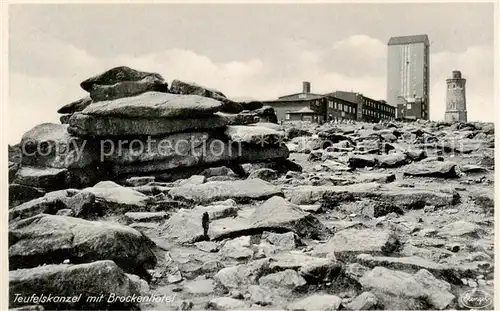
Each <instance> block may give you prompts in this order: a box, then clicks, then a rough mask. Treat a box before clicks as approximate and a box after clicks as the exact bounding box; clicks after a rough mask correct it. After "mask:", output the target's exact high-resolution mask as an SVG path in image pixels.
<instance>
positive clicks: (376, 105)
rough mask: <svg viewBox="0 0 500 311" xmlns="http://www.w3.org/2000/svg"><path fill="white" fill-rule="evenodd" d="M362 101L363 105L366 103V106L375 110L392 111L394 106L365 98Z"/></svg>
mask: <svg viewBox="0 0 500 311" xmlns="http://www.w3.org/2000/svg"><path fill="white" fill-rule="evenodd" d="M363 103H364V105H366V106H367V107H370V108H375V109H377V110H382V111H386V112H392V113H394V108H393V107H390V106H387V105H383V104H381V103H377V102H372V101H368V100H366V99H363Z"/></svg>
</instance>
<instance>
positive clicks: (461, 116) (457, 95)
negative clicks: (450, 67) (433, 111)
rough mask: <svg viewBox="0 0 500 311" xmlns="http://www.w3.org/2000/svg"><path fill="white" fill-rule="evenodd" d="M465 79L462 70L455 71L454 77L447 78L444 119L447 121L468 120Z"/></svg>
mask: <svg viewBox="0 0 500 311" xmlns="http://www.w3.org/2000/svg"><path fill="white" fill-rule="evenodd" d="M465 81H466V80H465V79H463V78H462V74H461V73H460V71H458V70H455V71H453V77H452V78H451V79H446V84H447V92H446V112H445V114H444V120H445V121H446V122H455V121H463V122H467V106H466V103H465Z"/></svg>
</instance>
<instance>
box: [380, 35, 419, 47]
mask: <svg viewBox="0 0 500 311" xmlns="http://www.w3.org/2000/svg"><path fill="white" fill-rule="evenodd" d="M410 43H426V44H429V37H428V36H427V35H414V36H401V37H391V38H390V39H389V42H388V43H387V44H388V45H398V44H410Z"/></svg>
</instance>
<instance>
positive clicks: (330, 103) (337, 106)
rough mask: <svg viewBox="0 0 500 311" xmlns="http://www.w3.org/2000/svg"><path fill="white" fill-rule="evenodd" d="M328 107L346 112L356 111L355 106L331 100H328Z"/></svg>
mask: <svg viewBox="0 0 500 311" xmlns="http://www.w3.org/2000/svg"><path fill="white" fill-rule="evenodd" d="M328 108H330V109H337V110H340V111H343V112H347V113H356V108H354V107H351V106H349V105H344V104H342V103H338V102H336V101H331V100H329V101H328Z"/></svg>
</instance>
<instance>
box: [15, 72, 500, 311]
mask: <svg viewBox="0 0 500 311" xmlns="http://www.w3.org/2000/svg"><path fill="white" fill-rule="evenodd" d="M81 87H82V88H83V89H84V90H86V91H88V92H89V96H88V97H85V98H82V99H81V100H78V101H75V102H73V103H70V104H68V105H66V106H64V107H62V108H61V109H60V110H59V113H61V114H62V117H61V124H50V123H45V124H41V125H39V126H37V127H35V128H33V129H32V130H30V131H28V132H27V133H26V134H25V135H24V136H23V138H22V140H21V142H20V144H19V145H16V146H9V182H10V186H9V270H10V272H9V283H10V284H9V292H10V298H9V304H10V307H11V308H21V307H26V306H31V307H33V308H35V309H38V310H41V309H44V308H45V309H133V310H139V309H141V310H200V309H211V310H246V309H254V310H262V309H268V310H337V309H346V310H402V309H403V310H404V309H406V310H436V309H437V310H444V309H455V310H457V309H470V308H471V307H476V306H479V307H481V306H483V305H485V304H484V303H483V302H484V301H480V302H478V300H474V299H471V297H483V298H485V299H490V301H491V300H493V269H494V241H493V237H494V232H493V227H494V140H495V139H494V125H493V124H491V123H489V124H488V123H454V124H447V123H439V122H431V121H415V122H409V123H402V122H385V123H379V124H370V123H360V122H357V123H353V124H323V125H317V124H311V123H300V122H286V123H284V124H282V125H279V124H277V123H276V117H275V115H274V112H273V110H272V108H270V107H266V106H263V105H262V103H260V102H236V101H233V100H231V99H228V98H226V97H225V96H224V94H222V93H221V92H219V91H216V90H212V89H208V88H205V87H203V86H199V85H196V84H194V83H188V82H183V81H179V80H174V81H173V82H172V84H171V85H170V87H169V86H168V85H167V83H166V82H165V81H164V79H163V77H161V76H160V75H158V74H155V73H147V72H140V71H136V70H134V69H131V68H128V67H117V68H113V69H110V70H108V71H106V72H104V73H102V74H100V75H97V76H95V77H92V78H90V79H87V80H85V81H84V82H82V83H81ZM151 137H152V138H153V141H152V142H151V143H150V144H149V145H147V146H148V147H145V146H146V144H147V142H148V139H149V140H151ZM212 142H216V143H214V144H212ZM207 145H208V146H212V145H214V146H215V145H217V146H218V147H216V148H215V149H214V148H206V146H207ZM160 147H161V148H160ZM478 293H479V294H481V293H483V296H477V295H479V294H478ZM485 293H486V296H485V295H484V294H485ZM43 295H45V298H47V297H48V296H50V295H52V296H58V297H59V298H58V299H54V297H52V299H45V300H43V299H42V298H43V297H42V296H43ZM474 295H476V296H474ZM32 296H37V297H38V298H40V299H39V300H37V301H35V300H34V299H30V297H32ZM74 296H75V297H74ZM60 297H66V298H68V299H62V298H60ZM70 297H73V298H71V299H69V298H70ZM464 297H465V298H464ZM474 303H483V304H482V305H474ZM491 308H492V305H491Z"/></svg>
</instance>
